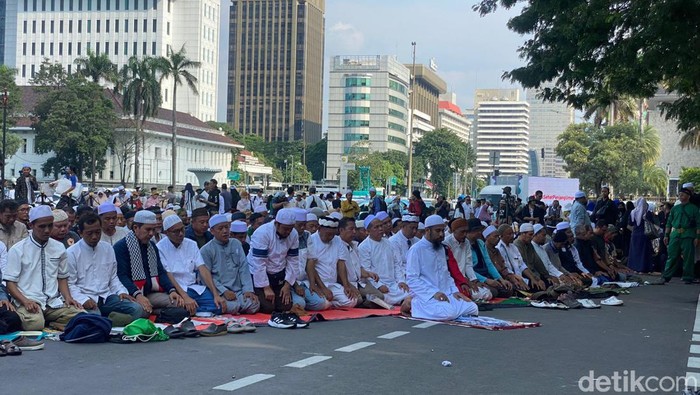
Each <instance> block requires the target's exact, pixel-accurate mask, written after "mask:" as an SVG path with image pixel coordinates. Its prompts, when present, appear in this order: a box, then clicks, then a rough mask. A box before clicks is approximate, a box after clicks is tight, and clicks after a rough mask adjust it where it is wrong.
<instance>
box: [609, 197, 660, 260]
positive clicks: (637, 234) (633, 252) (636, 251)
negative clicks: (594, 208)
mask: <svg viewBox="0 0 700 395" xmlns="http://www.w3.org/2000/svg"><path fill="white" fill-rule="evenodd" d="M601 219H602V218H601ZM647 221H649V222H650V223H652V224H653V223H654V216H653V214H652V213H651V212H649V204H648V203H647V201H646V200H645V199H644V198H639V199H637V202H636V203H635V205H634V210H632V212H631V213H630V222H629V223H630V226H632V238H631V240H630V249H629V255H628V258H627V266H628V267H629V268H630V269H632V270H634V271H636V272H640V273H648V272H651V271H653V269H654V261H653V256H652V255H653V254H654V250H653V248H652V246H651V240H650V239H649V238H648V237H647V236H646V234H645V231H644V228H645V223H646V222H647Z"/></svg>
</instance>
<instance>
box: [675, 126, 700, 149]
mask: <svg viewBox="0 0 700 395" xmlns="http://www.w3.org/2000/svg"><path fill="white" fill-rule="evenodd" d="M678 145H680V146H681V148H683V149H698V148H700V128H692V129H690V130H688V131H686V132H685V133H683V136H681V141H679V142H678Z"/></svg>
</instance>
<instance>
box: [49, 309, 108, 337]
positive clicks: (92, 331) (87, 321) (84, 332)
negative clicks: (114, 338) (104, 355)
mask: <svg viewBox="0 0 700 395" xmlns="http://www.w3.org/2000/svg"><path fill="white" fill-rule="evenodd" d="M111 330H112V321H111V320H110V319H108V318H105V317H102V316H101V315H97V314H88V313H80V314H78V315H76V316H75V317H73V318H72V319H71V320H70V321H68V324H67V325H66V329H65V330H64V331H63V333H61V335H60V336H59V337H60V339H61V340H63V341H64V342H66V343H104V342H106V341H108V340H109V332H110V331H111Z"/></svg>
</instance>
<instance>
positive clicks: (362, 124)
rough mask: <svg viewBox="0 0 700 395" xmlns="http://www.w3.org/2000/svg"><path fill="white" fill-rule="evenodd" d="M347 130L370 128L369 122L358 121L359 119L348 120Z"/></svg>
mask: <svg viewBox="0 0 700 395" xmlns="http://www.w3.org/2000/svg"><path fill="white" fill-rule="evenodd" d="M345 127H346V128H359V127H369V121H367V120H357V119H346V120H345Z"/></svg>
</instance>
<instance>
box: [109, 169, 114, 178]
mask: <svg viewBox="0 0 700 395" xmlns="http://www.w3.org/2000/svg"><path fill="white" fill-rule="evenodd" d="M109 179H110V180H114V171H113V170H110V171H109Z"/></svg>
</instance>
